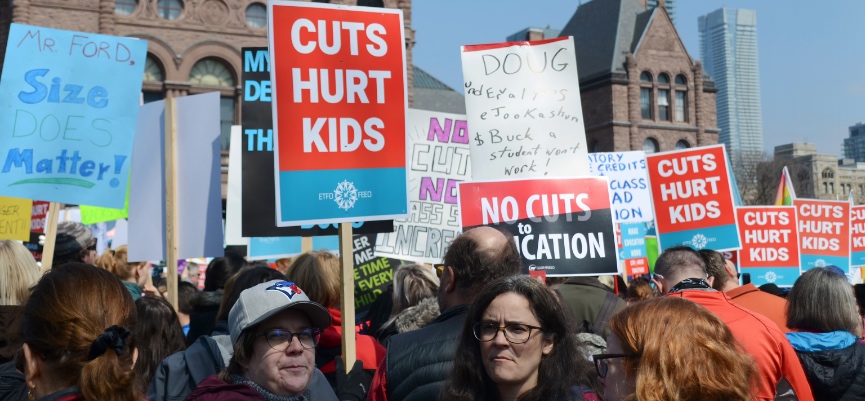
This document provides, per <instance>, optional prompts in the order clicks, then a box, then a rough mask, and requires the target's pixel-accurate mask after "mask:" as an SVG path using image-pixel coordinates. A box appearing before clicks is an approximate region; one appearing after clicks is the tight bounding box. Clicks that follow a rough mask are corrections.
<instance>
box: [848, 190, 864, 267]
mask: <svg viewBox="0 0 865 401" xmlns="http://www.w3.org/2000/svg"><path fill="white" fill-rule="evenodd" d="M850 242H851V244H850V263H851V265H852V266H865V205H859V206H853V207H852V208H851V210H850Z"/></svg>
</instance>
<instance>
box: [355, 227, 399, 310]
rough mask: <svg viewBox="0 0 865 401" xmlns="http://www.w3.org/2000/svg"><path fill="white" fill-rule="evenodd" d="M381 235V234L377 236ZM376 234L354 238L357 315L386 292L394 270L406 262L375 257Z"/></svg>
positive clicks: (391, 281)
mask: <svg viewBox="0 0 865 401" xmlns="http://www.w3.org/2000/svg"><path fill="white" fill-rule="evenodd" d="M378 235H381V234H378ZM375 237H376V234H365V235H355V236H354V244H353V250H354V309H355V311H356V312H357V313H358V314H362V313H366V312H367V311H369V308H370V306H371V305H372V303H373V302H375V300H376V299H377V298H378V297H379V296H380V295H382V294H384V293H386V292H387V287H388V286H389V285H391V283H393V275H394V273H395V272H396V269H397V268H398V267H399V266H400V265H402V264H406V263H411V262H409V261H406V260H400V259H394V258H387V257H380V256H376V255H375V253H374V248H375V246H376V245H375V243H376V239H375Z"/></svg>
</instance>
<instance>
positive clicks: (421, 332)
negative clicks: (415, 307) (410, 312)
mask: <svg viewBox="0 0 865 401" xmlns="http://www.w3.org/2000/svg"><path fill="white" fill-rule="evenodd" d="M467 310H468V305H458V306H454V307H451V308H448V309H447V310H445V311H444V312H442V314H441V315H440V316H439V317H438V318H436V319H435V320H433V321H432V323H430V325H429V326H426V327H424V328H422V329H418V330H414V331H409V332H407V333H402V334H397V335H395V336H393V337H391V338H390V341H389V342H388V345H387V360H386V364H387V371H386V372H385V374H386V376H385V383H386V385H387V393H388V401H426V400H435V399H437V398H438V395H439V392H440V391H441V388H442V386H443V385H444V382H445V380H447V378H448V375H450V372H451V368H452V367H453V361H454V354H455V353H456V349H457V344H459V337H460V332H461V331H462V329H463V324H464V323H465V319H466V312H467Z"/></svg>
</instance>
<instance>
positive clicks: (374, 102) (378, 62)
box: [267, 0, 408, 227]
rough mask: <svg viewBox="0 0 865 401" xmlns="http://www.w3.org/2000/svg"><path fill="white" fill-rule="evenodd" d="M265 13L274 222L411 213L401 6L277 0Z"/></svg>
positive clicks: (348, 219) (284, 223)
mask: <svg viewBox="0 0 865 401" xmlns="http://www.w3.org/2000/svg"><path fill="white" fill-rule="evenodd" d="M267 17H268V25H267V27H268V33H269V34H268V35H267V36H268V43H269V47H268V48H269V49H270V63H271V71H270V74H271V86H272V89H273V92H272V93H273V96H272V104H273V121H274V126H273V129H274V131H273V135H274V141H275V142H274V146H275V148H274V149H275V150H276V158H275V160H276V169H275V173H276V183H277V190H276V199H277V210H276V216H277V226H280V227H289V226H297V225H301V224H318V223H340V222H352V221H358V220H386V219H393V218H405V217H407V216H408V198H407V195H406V194H407V171H406V160H407V157H406V143H405V127H406V109H407V108H408V106H407V105H408V96H407V93H406V87H407V86H406V74H405V71H406V67H405V35H404V29H403V16H402V11H401V10H394V9H387V8H367V7H358V8H354V7H350V6H334V5H330V4H318V3H300V2H284V1H276V0H270V1H268V13H267ZM325 27H328V28H327V29H325ZM330 27H337V29H330ZM340 27H341V28H340Z"/></svg>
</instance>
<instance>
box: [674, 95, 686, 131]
mask: <svg viewBox="0 0 865 401" xmlns="http://www.w3.org/2000/svg"><path fill="white" fill-rule="evenodd" d="M687 99H688V98H687V97H686V96H685V92H682V91H676V122H677V123H681V122H685V105H686V104H687V102H688V100H687Z"/></svg>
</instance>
